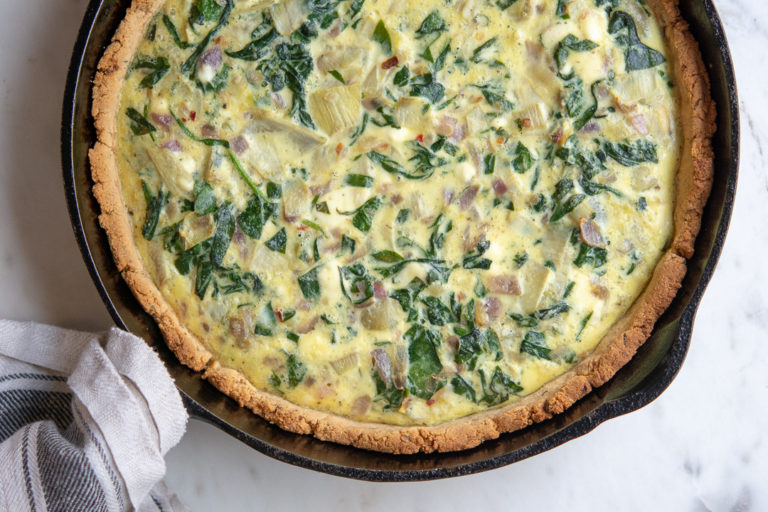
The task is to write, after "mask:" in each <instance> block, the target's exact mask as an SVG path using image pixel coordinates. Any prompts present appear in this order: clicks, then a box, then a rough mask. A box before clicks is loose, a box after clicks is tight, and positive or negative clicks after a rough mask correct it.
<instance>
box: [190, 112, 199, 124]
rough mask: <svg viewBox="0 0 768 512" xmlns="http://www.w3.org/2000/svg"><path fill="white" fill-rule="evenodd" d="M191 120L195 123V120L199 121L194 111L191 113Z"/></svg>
mask: <svg viewBox="0 0 768 512" xmlns="http://www.w3.org/2000/svg"><path fill="white" fill-rule="evenodd" d="M189 118H190V119H191V120H192V121H193V122H194V120H195V119H197V112H195V111H194V110H193V111H192V112H190V113H189Z"/></svg>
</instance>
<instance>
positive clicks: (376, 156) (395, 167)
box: [365, 151, 435, 180]
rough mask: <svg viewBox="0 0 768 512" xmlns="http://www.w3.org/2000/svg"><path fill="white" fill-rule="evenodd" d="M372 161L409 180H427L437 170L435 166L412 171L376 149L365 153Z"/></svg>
mask: <svg viewBox="0 0 768 512" xmlns="http://www.w3.org/2000/svg"><path fill="white" fill-rule="evenodd" d="M365 155H366V156H367V157H368V158H369V159H370V160H371V162H373V163H375V164H378V165H379V166H381V168H382V169H384V170H385V171H387V172H388V173H390V174H397V175H400V176H402V177H404V178H406V179H409V180H425V179H427V178H429V177H430V176H432V174H433V173H434V172H435V170H434V167H428V168H426V169H425V172H416V173H410V172H408V171H406V170H405V167H403V165H402V164H400V163H399V162H396V161H395V160H392V159H391V158H389V157H388V156H386V155H383V154H381V153H378V152H376V151H369V152H367V153H366V154H365Z"/></svg>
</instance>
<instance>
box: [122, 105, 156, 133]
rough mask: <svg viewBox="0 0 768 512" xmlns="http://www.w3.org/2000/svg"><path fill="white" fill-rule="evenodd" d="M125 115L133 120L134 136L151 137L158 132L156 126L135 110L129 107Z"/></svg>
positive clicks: (132, 129)
mask: <svg viewBox="0 0 768 512" xmlns="http://www.w3.org/2000/svg"><path fill="white" fill-rule="evenodd" d="M125 115H126V116H128V119H130V120H131V131H132V132H133V134H134V135H137V136H138V135H151V134H152V133H154V132H156V131H157V128H155V125H153V124H152V123H150V122H149V120H148V119H147V118H146V117H145V116H144V115H143V114H142V113H141V112H139V111H138V110H136V109H135V108H133V107H128V108H127V109H126V110H125Z"/></svg>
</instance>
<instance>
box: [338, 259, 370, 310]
mask: <svg viewBox="0 0 768 512" xmlns="http://www.w3.org/2000/svg"><path fill="white" fill-rule="evenodd" d="M373 281H374V279H373V277H371V275H370V274H369V273H368V270H367V269H366V268H365V266H364V265H363V264H362V263H353V264H352V265H347V266H346V267H339V283H340V284H341V292H342V293H343V294H344V296H345V297H346V298H347V299H349V301H350V302H352V304H355V305H357V304H362V303H363V302H366V301H367V300H368V299H370V298H371V297H373Z"/></svg>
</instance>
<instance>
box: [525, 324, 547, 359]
mask: <svg viewBox="0 0 768 512" xmlns="http://www.w3.org/2000/svg"><path fill="white" fill-rule="evenodd" d="M550 352H552V350H551V349H550V348H549V347H547V342H546V340H545V339H544V334H543V333H540V332H538V331H528V332H527V333H525V337H524V338H523V341H522V343H521V344H520V353H525V354H530V355H532V356H535V357H538V358H540V359H550V355H549V354H550Z"/></svg>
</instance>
